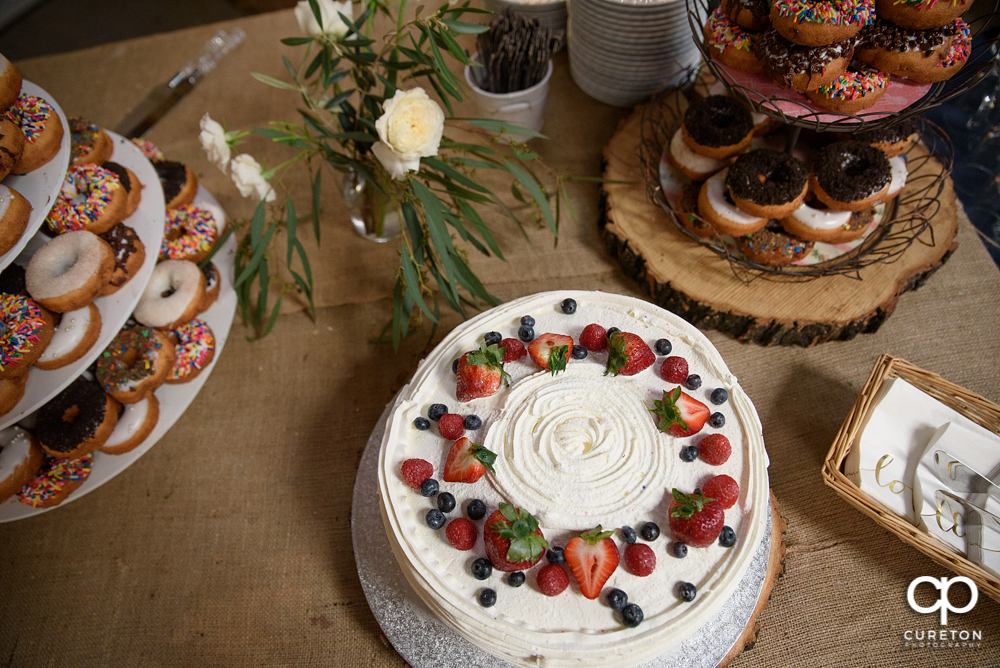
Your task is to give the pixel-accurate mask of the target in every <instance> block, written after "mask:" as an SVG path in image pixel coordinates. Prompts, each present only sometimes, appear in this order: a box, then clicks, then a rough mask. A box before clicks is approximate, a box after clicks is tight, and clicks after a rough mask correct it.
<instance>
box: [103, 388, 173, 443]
mask: <svg viewBox="0 0 1000 668" xmlns="http://www.w3.org/2000/svg"><path fill="white" fill-rule="evenodd" d="M159 419H160V402H159V401H157V399H156V395H155V394H150V395H149V396H148V397H146V398H145V399H143V400H142V401H140V402H138V403H134V404H128V405H127V406H125V410H123V411H122V414H121V415H119V416H118V424H117V425H116V426H115V430H114V431H113V432H111V435H110V436H108V440H106V441H105V442H104V445H102V446H101V447H100V448H98V449H99V450H100V451H101V452H104V453H107V454H109V455H124V454H125V453H126V452H129V451H130V450H133V449H134V448H135V447H136V446H137V445H139V444H140V443H142V442H143V441H145V440H146V437H147V436H149V433H150V432H151V431H153V427H155V426H156V422H157V420H159Z"/></svg>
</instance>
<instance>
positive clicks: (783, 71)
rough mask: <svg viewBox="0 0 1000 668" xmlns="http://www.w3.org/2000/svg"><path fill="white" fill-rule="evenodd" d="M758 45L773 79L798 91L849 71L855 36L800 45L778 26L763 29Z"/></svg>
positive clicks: (817, 85)
mask: <svg viewBox="0 0 1000 668" xmlns="http://www.w3.org/2000/svg"><path fill="white" fill-rule="evenodd" d="M755 46H756V49H757V53H758V55H760V57H761V60H762V61H763V63H764V71H765V72H767V73H768V74H769V75H770V77H771V80H772V81H774V83H776V84H778V85H779V86H783V87H785V88H790V89H792V90H797V91H799V92H803V91H807V90H814V89H816V88H819V87H820V86H824V85H826V84H828V83H831V82H832V81H833V80H834V79H836V78H837V77H839V76H840V75H841V74H843V73H844V72H846V71H847V65H848V63H850V62H851V56H852V55H853V53H854V40H853V39H850V40H845V41H843V42H837V43H836V44H829V45H827V46H816V47H811V46H799V45H797V44H792V43H791V42H789V41H788V40H786V39H785V38H784V37H782V36H781V35H779V34H778V32H777V31H776V30H768V31H767V32H764V33H761V35H760V36H759V37H758V38H757V41H756V44H755Z"/></svg>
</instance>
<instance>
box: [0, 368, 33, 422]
mask: <svg viewBox="0 0 1000 668" xmlns="http://www.w3.org/2000/svg"><path fill="white" fill-rule="evenodd" d="M27 382H28V374H23V375H20V376H14V377H13V378H4V379H0V415H6V414H7V413H10V412H11V411H12V410H14V406H17V404H18V402H20V401H21V397H23V396H24V385H25V383H27Z"/></svg>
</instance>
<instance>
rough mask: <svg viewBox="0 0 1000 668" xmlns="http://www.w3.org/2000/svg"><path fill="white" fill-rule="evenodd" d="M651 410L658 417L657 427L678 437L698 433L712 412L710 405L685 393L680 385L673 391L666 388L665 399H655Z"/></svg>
mask: <svg viewBox="0 0 1000 668" xmlns="http://www.w3.org/2000/svg"><path fill="white" fill-rule="evenodd" d="M649 412H650V413H652V414H653V415H655V416H656V417H657V418H658V419H657V422H656V428H657V429H659V430H660V431H661V432H663V433H664V434H670V435H671V436H676V437H677V438H685V437H687V436H693V435H694V434H697V433H698V432H699V431H701V428H702V427H704V426H705V423H706V422H708V418H709V416H710V415H711V414H712V411H710V410H709V409H708V406H706V405H705V404H703V403H701V402H700V401H698V400H697V399H695V398H694V397H692V396H690V395H688V394H685V393H684V392H683V391H682V390H681V388H679V387H676V388H674V391H673V392H667V391H666V390H664V391H663V400H662V401H656V400H654V401H653V408H651V409H650V410H649Z"/></svg>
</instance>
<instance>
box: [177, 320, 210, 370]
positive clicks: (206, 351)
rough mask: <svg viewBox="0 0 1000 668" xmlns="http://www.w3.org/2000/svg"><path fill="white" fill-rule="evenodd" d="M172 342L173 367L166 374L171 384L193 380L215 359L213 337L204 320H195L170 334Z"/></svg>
mask: <svg viewBox="0 0 1000 668" xmlns="http://www.w3.org/2000/svg"><path fill="white" fill-rule="evenodd" d="M170 339H171V340H172V341H173V342H174V366H173V368H172V369H171V370H170V373H168V374H167V382H168V383H171V384H178V383H186V382H188V381H189V380H194V379H195V378H197V377H198V374H200V373H201V372H202V369H204V368H205V367H207V366H208V365H209V364H211V362H212V358H214V357H215V335H213V334H212V328H211V327H209V326H208V323H206V322H205V321H204V320H199V319H198V318H195V319H194V320H192V321H191V322H188V323H185V324H183V325H181V326H180V327H178V328H177V329H175V330H173V331H172V332H170Z"/></svg>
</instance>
